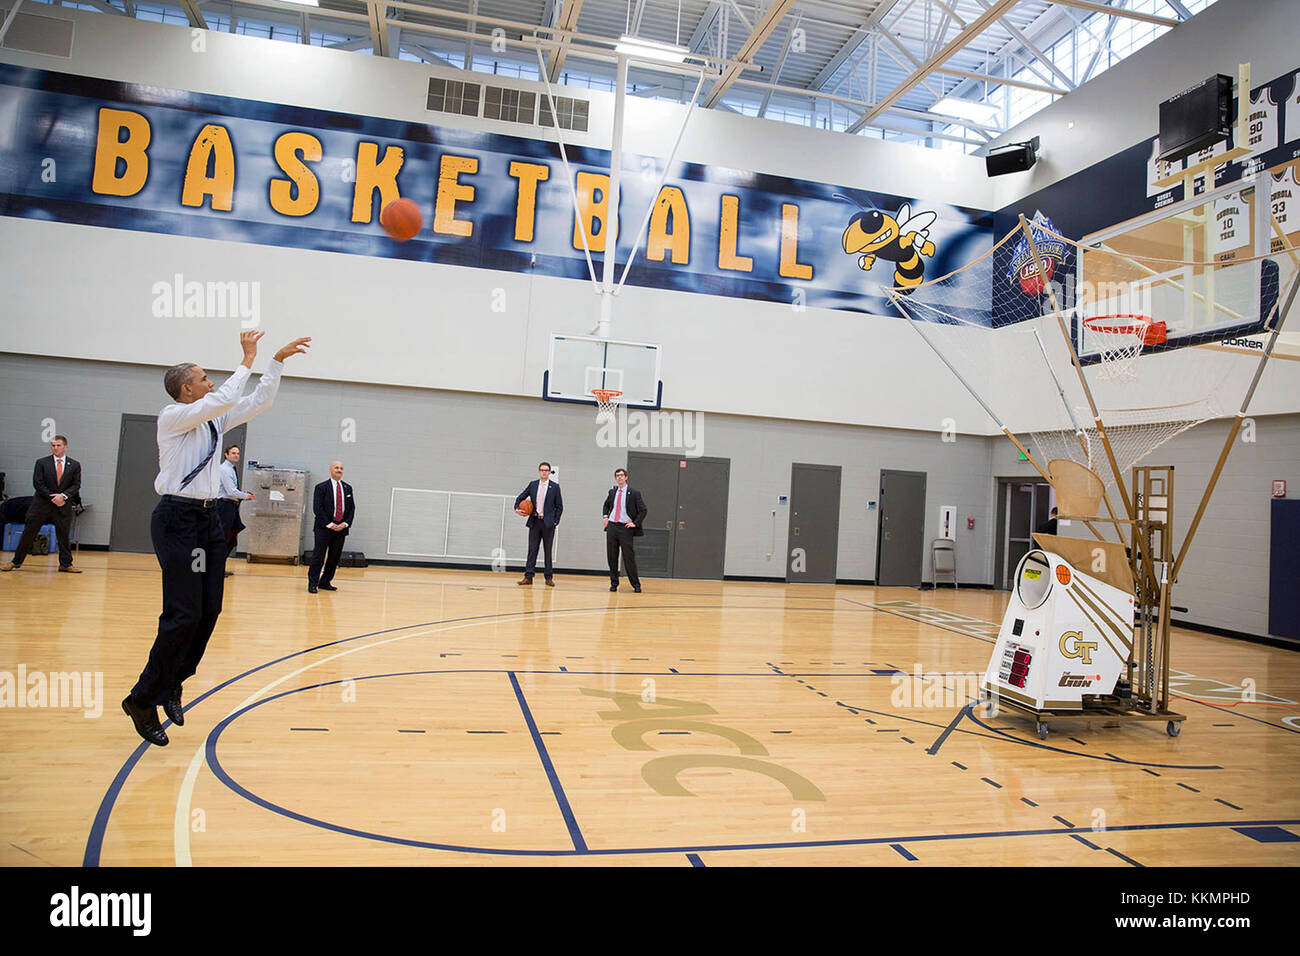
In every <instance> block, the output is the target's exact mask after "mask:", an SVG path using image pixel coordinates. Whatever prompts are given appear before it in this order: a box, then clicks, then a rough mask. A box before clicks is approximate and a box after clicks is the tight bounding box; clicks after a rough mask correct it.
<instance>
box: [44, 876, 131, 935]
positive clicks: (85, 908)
mask: <svg viewBox="0 0 1300 956" xmlns="http://www.w3.org/2000/svg"><path fill="white" fill-rule="evenodd" d="M152 912H153V897H152V895H151V894H149V893H82V892H81V889H80V888H79V887H76V886H74V887H72V889H71V891H70V892H67V893H55V894H54V895H53V896H51V897H50V925H51V926H64V927H76V926H128V927H130V928H131V933H132V935H133V936H148V935H149V930H150V928H151V927H152V925H153V919H152Z"/></svg>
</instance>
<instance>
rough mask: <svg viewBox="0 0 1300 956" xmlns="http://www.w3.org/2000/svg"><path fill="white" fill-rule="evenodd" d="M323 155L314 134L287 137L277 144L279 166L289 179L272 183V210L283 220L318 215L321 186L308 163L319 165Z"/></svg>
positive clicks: (295, 134) (277, 163)
mask: <svg viewBox="0 0 1300 956" xmlns="http://www.w3.org/2000/svg"><path fill="white" fill-rule="evenodd" d="M300 153H301V154H302V158H301V159H299V154H300ZM323 154H324V150H322V149H321V144H320V140H318V139H317V138H316V137H315V136H313V135H311V133H297V132H295V133H285V134H284V135H283V136H281V137H280V138H279V139H277V140H276V141H275V162H276V165H278V166H279V167H280V168H281V169H283V170H284V172H285V174H286V175H287V176H288V177H289V178H288V179H272V180H271V208H272V209H274V210H275V211H276V212H278V213H280V214H281V215H283V216H305V215H307V214H308V213H311V212H314V211H315V209H316V204H317V203H318V202H320V183H319V182H317V181H316V174H315V173H313V172H312V171H311V170H310V169H308V168H307V163H318V162H320V158H321V156H322V155H323ZM304 160H305V162H304Z"/></svg>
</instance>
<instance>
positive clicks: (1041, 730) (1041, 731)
mask: <svg viewBox="0 0 1300 956" xmlns="http://www.w3.org/2000/svg"><path fill="white" fill-rule="evenodd" d="M1034 729H1035V730H1036V731H1038V739H1039V740H1046V739H1047V724H1045V723H1043V722H1042V721H1041V720H1040V721H1038V722H1037V723H1036V724H1035V725H1034Z"/></svg>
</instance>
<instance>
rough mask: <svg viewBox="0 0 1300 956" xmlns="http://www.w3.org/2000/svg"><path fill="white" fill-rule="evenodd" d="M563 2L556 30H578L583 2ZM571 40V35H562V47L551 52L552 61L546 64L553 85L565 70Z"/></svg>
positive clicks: (572, 0) (567, 0)
mask: <svg viewBox="0 0 1300 956" xmlns="http://www.w3.org/2000/svg"><path fill="white" fill-rule="evenodd" d="M562 2H563V3H564V7H563V9H561V10H560V16H559V19H558V20H557V21H556V24H555V26H556V28H557V29H559V30H565V31H573V30H576V29H578V14H579V13H581V12H582V0H562ZM569 39H570V37H569V33H567V32H566V33H564V34H562V35H561V36H560V45H559V46H557V47H556V48H555V49H553V50H552V51H551V57H550V61H549V62H548V63H547V64H546V75H547V76H548V77H549V78H550V80H551V82H552V83H554V82H555V81H556V80H558V79H559V78H560V71H561V70H562V69H564V58H565V57H566V56H568V55H569Z"/></svg>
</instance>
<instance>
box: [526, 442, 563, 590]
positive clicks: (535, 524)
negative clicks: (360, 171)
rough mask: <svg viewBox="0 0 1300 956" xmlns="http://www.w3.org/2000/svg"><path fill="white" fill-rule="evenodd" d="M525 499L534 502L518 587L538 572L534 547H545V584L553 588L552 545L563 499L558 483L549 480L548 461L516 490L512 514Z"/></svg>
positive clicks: (529, 582)
mask: <svg viewBox="0 0 1300 956" xmlns="http://www.w3.org/2000/svg"><path fill="white" fill-rule="evenodd" d="M525 498H527V499H528V500H529V501H531V502H532V503H533V513H532V514H530V515H529V516H528V563H527V564H525V565H524V576H523V578H522V579H521V580H520V581H519V584H520V586H521V587H531V586H532V583H533V575H534V574H536V573H537V549H538V547H539V546H543V545H544V546H545V548H546V550H545V563H544V564H543V568H544V570H545V572H546V586H547V587H548V588H553V587H555V579H554V578H553V577H552V576H551V573H552V569H551V544H552V542H554V541H555V526H556V525H558V524H559V523H560V515H561V514H563V513H564V498H563V497H562V496H561V494H560V486H559V485H558V484H557V483H556V482H554V481H551V463H550V462H549V461H544V462H542V463H541V464H540V465H538V466H537V480H536V481H530V482H529V483H528V487H527V488H525V489H524V490H523V491H521V492H519V497H518V498H516V499H515V514H523V512H522V511H520V510H519V506H520V504H522V503H523V500H524V499H525Z"/></svg>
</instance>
